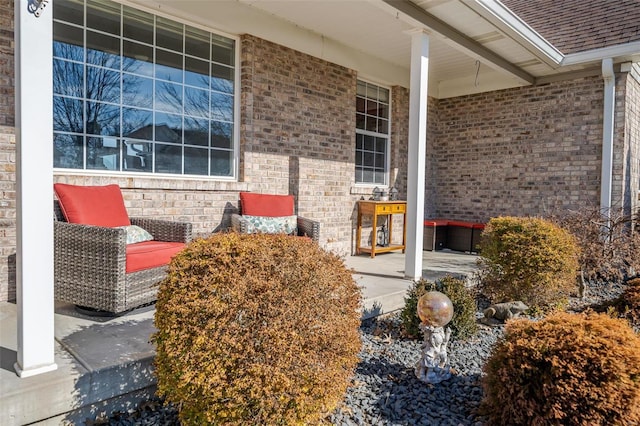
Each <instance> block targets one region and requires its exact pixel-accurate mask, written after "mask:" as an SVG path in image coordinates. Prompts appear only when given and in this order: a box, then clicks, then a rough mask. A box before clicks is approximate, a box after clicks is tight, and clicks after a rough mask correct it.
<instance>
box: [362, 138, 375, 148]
mask: <svg viewBox="0 0 640 426" xmlns="http://www.w3.org/2000/svg"><path fill="white" fill-rule="evenodd" d="M364 149H365V150H366V151H373V150H374V149H375V138H374V137H373V136H365V137H364Z"/></svg>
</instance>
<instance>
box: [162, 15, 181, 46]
mask: <svg viewBox="0 0 640 426" xmlns="http://www.w3.org/2000/svg"><path fill="white" fill-rule="evenodd" d="M183 27H184V26H183V25H182V24H180V23H178V22H176V21H172V20H170V19H166V18H161V17H157V18H156V45H157V46H158V47H164V48H166V49H170V50H174V51H176V52H180V53H182V39H183V34H182V32H183Z"/></svg>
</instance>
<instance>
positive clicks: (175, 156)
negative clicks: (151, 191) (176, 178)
mask: <svg viewBox="0 0 640 426" xmlns="http://www.w3.org/2000/svg"><path fill="white" fill-rule="evenodd" d="M155 171H156V173H175V174H182V147H180V146H176V145H163V144H157V145H156V167H155Z"/></svg>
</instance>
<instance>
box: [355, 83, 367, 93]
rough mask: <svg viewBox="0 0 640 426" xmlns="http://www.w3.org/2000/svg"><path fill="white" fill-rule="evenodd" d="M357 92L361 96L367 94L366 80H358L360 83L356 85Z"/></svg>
mask: <svg viewBox="0 0 640 426" xmlns="http://www.w3.org/2000/svg"><path fill="white" fill-rule="evenodd" d="M356 94H357V95H359V96H366V95H367V84H366V83H365V82H364V81H358V85H357V87H356Z"/></svg>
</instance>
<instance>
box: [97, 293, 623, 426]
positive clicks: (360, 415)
mask: <svg viewBox="0 0 640 426" xmlns="http://www.w3.org/2000/svg"><path fill="white" fill-rule="evenodd" d="M622 290H623V286H619V285H618V286H609V285H605V284H603V285H600V286H595V287H591V292H590V294H589V295H588V296H587V297H585V298H583V299H571V301H570V305H569V307H570V310H573V311H580V310H582V309H584V308H586V307H588V306H594V305H598V304H602V303H603V302H605V303H606V302H607V301H610V300H613V299H614V298H616V297H617V296H618V295H619V294H620V293H621V292H622ZM481 305H482V304H481ZM481 308H482V306H481ZM476 316H477V318H480V317H481V316H482V314H481V313H480V311H479V312H478V313H477V315H476ZM503 332H504V326H497V327H489V326H485V325H480V331H479V332H478V334H477V335H475V336H474V337H472V338H470V339H468V340H467V341H463V342H459V341H452V342H450V343H449V347H448V348H449V350H448V353H449V363H450V365H451V367H452V369H453V371H454V374H452V376H451V378H450V379H448V380H445V381H443V382H441V383H439V384H435V385H434V384H425V383H422V382H421V381H419V380H418V379H417V378H416V376H415V374H414V366H415V364H416V362H417V361H418V359H419V357H420V345H421V342H420V341H418V340H408V339H404V338H402V337H401V335H400V321H399V315H398V314H390V315H387V316H384V317H379V318H377V319H373V320H367V321H365V322H363V324H362V327H361V335H362V350H361V352H360V359H361V361H360V363H359V364H358V367H357V368H356V372H355V376H354V379H353V385H352V386H351V387H350V388H349V389H348V391H347V394H346V396H345V399H344V402H343V404H342V405H341V406H340V407H339V408H338V409H337V410H336V411H335V412H334V413H333V414H332V415H331V416H330V417H329V418H328V421H330V422H331V423H332V424H335V425H344V426H351V425H367V426H368V425H385V426H386V425H389V426H394V425H399V426H404V425H439V426H446V425H455V426H461V425H472V426H480V425H485V422H484V419H483V417H482V416H480V415H479V414H478V413H477V408H478V406H479V404H480V401H481V399H482V388H481V385H480V378H481V374H482V366H483V364H484V361H485V360H486V359H487V357H488V356H489V354H490V352H491V349H492V347H493V345H494V344H495V343H496V341H497V340H498V339H499V337H500V336H501V335H502V334H503ZM93 424H96V425H97V424H109V425H118V426H124V425H178V424H179V422H178V420H177V413H176V411H175V409H173V408H172V407H164V406H162V404H161V403H160V401H158V400H152V401H148V402H145V403H144V404H142V405H141V406H140V408H139V409H138V410H136V411H132V412H130V413H115V414H114V415H113V416H112V417H111V418H109V419H108V421H107V420H105V421H104V422H95V423H93Z"/></svg>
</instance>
